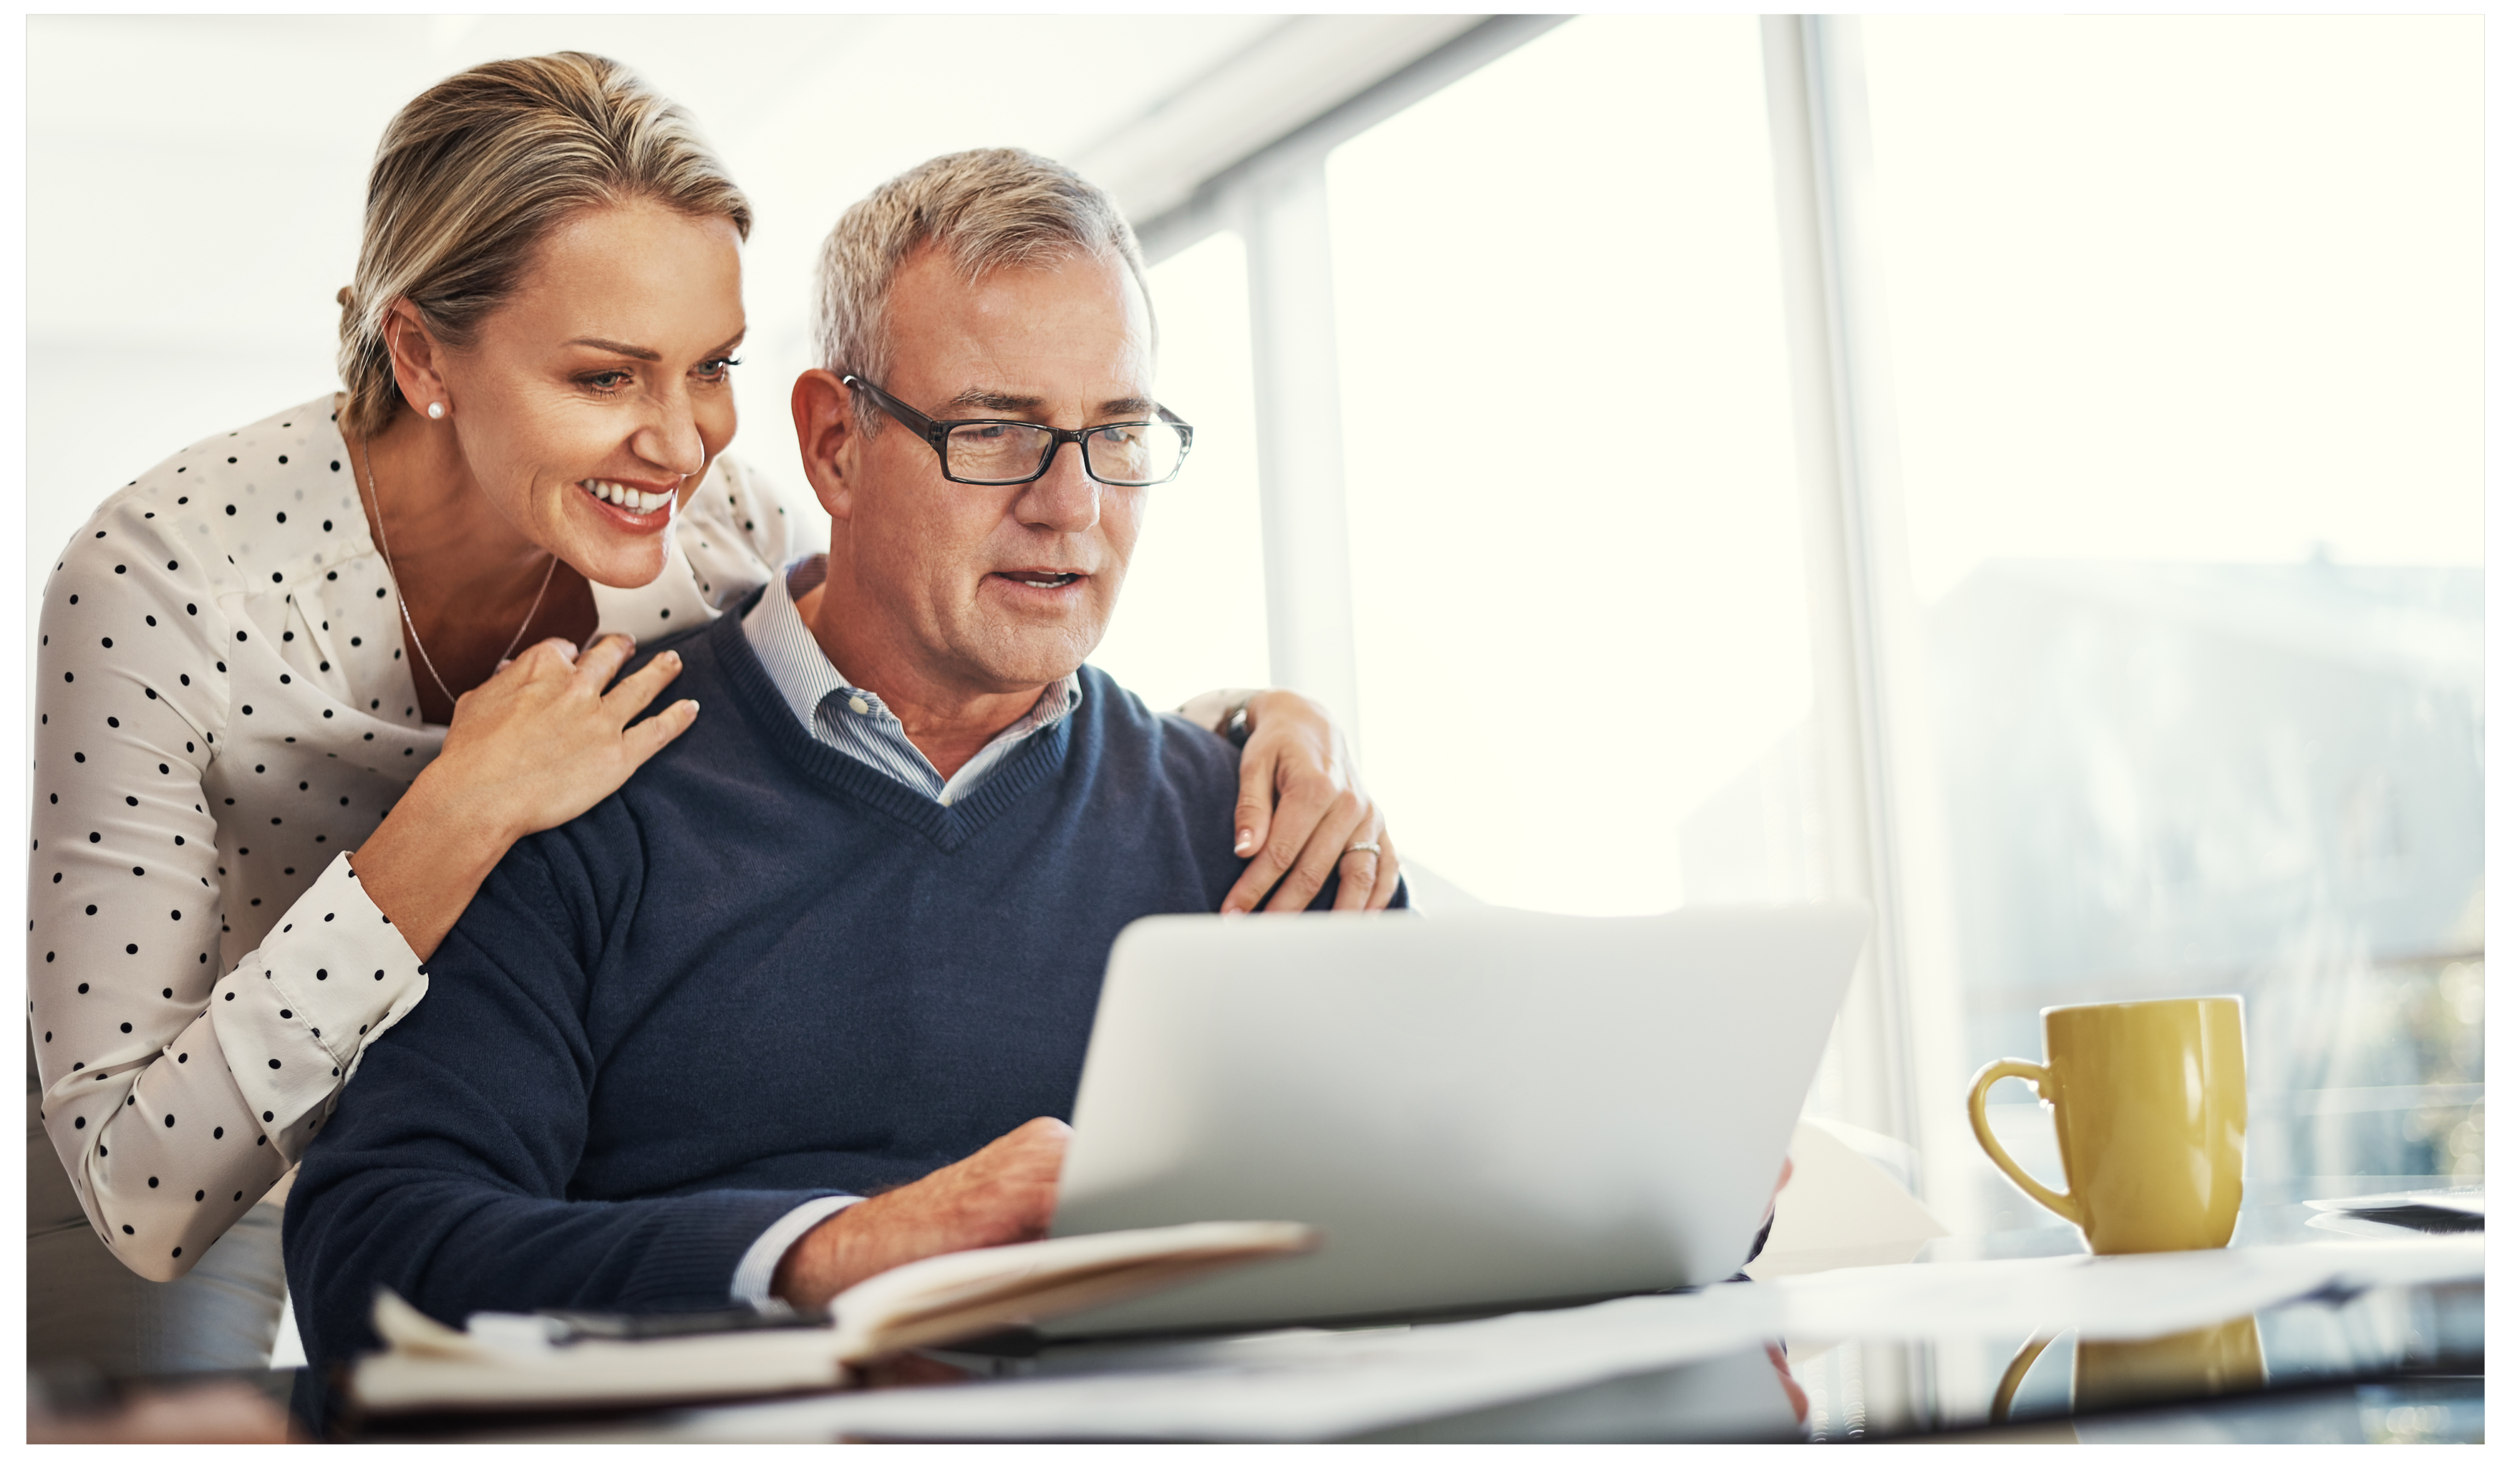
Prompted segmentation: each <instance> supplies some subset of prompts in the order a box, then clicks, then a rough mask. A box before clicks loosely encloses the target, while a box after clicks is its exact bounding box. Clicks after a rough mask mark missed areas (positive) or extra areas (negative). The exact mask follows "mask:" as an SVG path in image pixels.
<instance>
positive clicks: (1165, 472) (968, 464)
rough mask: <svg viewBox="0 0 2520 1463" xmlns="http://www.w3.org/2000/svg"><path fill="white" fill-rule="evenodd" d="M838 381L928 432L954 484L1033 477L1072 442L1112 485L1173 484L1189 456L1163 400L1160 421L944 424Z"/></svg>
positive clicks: (875, 390) (867, 385)
mask: <svg viewBox="0 0 2520 1463" xmlns="http://www.w3.org/2000/svg"><path fill="white" fill-rule="evenodd" d="M840 383H841V385H843V386H846V387H848V388H850V389H852V390H860V391H864V392H866V393H867V397H868V399H870V400H872V401H873V402H875V404H876V405H877V406H879V407H881V408H883V410H884V412H885V414H886V415H888V416H890V417H891V418H892V419H893V420H894V421H896V422H899V423H900V424H901V425H902V426H904V427H907V428H909V429H910V430H911V431H913V432H915V433H918V434H920V436H921V437H922V438H924V439H925V441H926V443H927V445H929V446H930V447H933V448H935V449H936V461H937V464H938V465H939V466H940V467H942V468H943V469H944V472H945V477H946V480H948V481H952V482H968V483H972V484H974V485H976V486H981V487H1011V486H1012V485H1014V484H1016V483H1019V482H1030V481H1032V480H1035V479H1037V478H1039V477H1041V476H1042V475H1043V474H1045V473H1047V472H1049V471H1050V463H1051V459H1052V458H1053V457H1055V456H1057V453H1058V449H1059V446H1060V444H1061V443H1064V442H1074V443H1075V444H1076V447H1077V450H1078V451H1079V452H1082V453H1083V454H1084V455H1085V472H1086V474H1087V476H1089V477H1091V478H1092V479H1094V480H1095V481H1097V482H1106V483H1109V484H1110V485H1111V486H1113V487H1147V486H1150V485H1152V484H1154V483H1157V482H1170V481H1171V480H1173V476H1174V475H1175V474H1177V473H1179V472H1180V471H1181V467H1182V461H1183V459H1185V458H1187V457H1189V456H1190V438H1191V425H1190V424H1189V423H1188V422H1185V421H1183V420H1182V419H1181V418H1179V417H1177V416H1174V415H1173V414H1172V413H1171V412H1169V411H1167V410H1165V409H1164V408H1162V407H1160V406H1158V407H1156V408H1155V416H1156V417H1157V418H1158V420H1156V421H1152V422H1105V423H1102V425H1101V426H1097V427H1085V428H1079V429H1077V430H1076V431H1073V432H1068V431H1063V430H1061V429H1059V428H1057V427H1044V426H1042V425H1041V424H1040V423H1038V422H970V421H964V422H940V421H937V420H936V419H935V418H934V417H931V416H929V415H927V414H926V413H925V412H922V411H921V410H919V409H918V408H917V407H915V406H912V405H910V404H909V403H908V402H906V401H903V400H901V399H900V398H898V397H896V396H894V395H892V394H891V393H890V392H888V391H886V390H884V389H882V388H881V387H878V386H877V385H876V384H875V383H874V382H871V381H869V380H867V379H866V378H865V377H863V376H843V377H841V378H840Z"/></svg>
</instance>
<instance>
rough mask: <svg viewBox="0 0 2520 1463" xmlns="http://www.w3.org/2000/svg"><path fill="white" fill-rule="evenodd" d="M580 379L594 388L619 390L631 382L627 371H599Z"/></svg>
mask: <svg viewBox="0 0 2520 1463" xmlns="http://www.w3.org/2000/svg"><path fill="white" fill-rule="evenodd" d="M578 379H579V380H580V381H581V382H582V383H584V384H585V385H586V386H587V387H589V388H590V389H594V390H599V391H617V390H619V389H621V388H623V387H626V386H628V385H629V384H630V373H629V372H627V371H599V372H597V373H596V374H595V375H593V376H583V377H580V378H578Z"/></svg>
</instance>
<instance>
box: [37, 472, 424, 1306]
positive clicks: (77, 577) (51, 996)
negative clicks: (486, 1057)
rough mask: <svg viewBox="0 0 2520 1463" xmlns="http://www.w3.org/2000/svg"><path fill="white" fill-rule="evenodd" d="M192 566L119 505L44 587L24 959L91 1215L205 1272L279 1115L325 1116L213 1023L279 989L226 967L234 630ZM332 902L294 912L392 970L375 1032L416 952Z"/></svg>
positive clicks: (115, 1234) (67, 1158) (308, 1060)
mask: <svg viewBox="0 0 2520 1463" xmlns="http://www.w3.org/2000/svg"><path fill="white" fill-rule="evenodd" d="M100 532H102V533H104V534H106V535H107V536H106V537H104V538H102V539H100V538H98V537H96V536H95V535H96V534H98V533H100ZM195 559H196V554H195V552H194V549H193V547H192V546H189V545H184V544H180V543H178V542H176V541H175V540H174V538H173V535H171V534H166V533H162V532H159V531H158V530H157V529H156V527H155V526H154V525H152V524H150V523H149V522H148V521H146V520H144V519H143V518H142V517H141V515H140V513H139V512H137V511H128V512H116V511H113V510H109V511H108V513H106V514H104V515H100V516H99V518H98V519H97V520H96V521H95V522H93V523H91V524H90V525H89V526H87V527H86V528H84V529H82V530H81V534H80V537H79V539H78V540H76V541H74V542H73V543H72V544H71V546H70V548H69V549H68V550H67V552H66V553H65V554H64V556H63V559H62V563H61V567H60V568H59V569H58V570H56V571H55V572H54V574H53V576H52V580H51V582H50V583H49V584H47V585H46V586H45V595H44V607H43V613H42V618H41V621H40V629H41V638H40V640H39V642H38V645H37V650H36V667H37V670H36V701H35V705H36V712H37V717H36V727H35V739H34V740H35V758H34V772H33V792H34V815H33V818H32V820H31V821H32V823H33V829H32V835H33V838H32V851H31V853H30V856H29V861H28V891H27V892H28V899H27V916H28V920H27V926H28V928H27V936H26V938H27V949H26V958H27V971H28V987H29V988H28V1002H27V1005H28V1019H29V1021H30V1023H31V1031H32V1035H33V1038H34V1046H35V1060H36V1067H37V1072H38V1074H39V1076H40V1078H41V1080H42V1083H43V1095H42V1099H41V1104H40V1106H41V1109H42V1115H43V1120H44V1124H45V1128H46V1131H47V1133H48V1135H49V1136H50V1137H51V1138H52V1140H53V1144H54V1148H55V1150H56V1152H58V1153H59V1155H60V1156H61V1159H62V1163H63V1166H65V1168H66V1169H67V1171H68V1174H69V1178H70V1183H71V1186H72V1188H73V1189H74V1190H76V1192H77V1193H78V1196H79V1201H80V1204H81V1205H82V1207H83V1208H84V1209H85V1210H86V1212H87V1216H88V1219H89V1222H90V1223H92V1224H93V1225H95V1226H96V1229H97V1232H98V1234H99V1235H100V1236H102V1237H103V1238H104V1239H105V1240H106V1242H107V1244H108V1245H110V1246H111V1247H112V1249H113V1251H114V1253H115V1254H116V1255H117V1256H118V1257H121V1258H122V1260H123V1262H124V1263H125V1264H128V1265H130V1266H131V1268H132V1269H134V1270H135V1271H137V1272H139V1273H140V1274H142V1275H145V1276H148V1277H150V1278H152V1279H173V1278H175V1277H176V1276H179V1275H181V1274H183V1273H184V1272H185V1271H186V1270H188V1269H190V1268H191V1266H192V1263H193V1262H194V1261H195V1260H197V1259H199V1258H200V1257H201V1255H202V1252H203V1251H204V1250H206V1249H207V1248H208V1247H209V1243H210V1241H212V1240H214V1239H216V1238H217V1237H218V1236H219V1235H220V1234H221V1233H223V1232H225V1230H226V1228H227V1226H228V1225H229V1223H231V1222H232V1221H233V1220H234V1219H235V1218H236V1217H237V1215H239V1214H241V1213H243V1212H245V1210H246V1209H247V1208H248V1207H249V1206H250V1205H251V1204H252V1203H253V1202H254V1201H256V1200H258V1199H260V1198H261V1197H262V1195H263V1193H264V1191H265V1190H267V1189H268V1188H269V1187H270V1186H271V1184H272V1182H273V1181H274V1180H276V1179H277V1178H278V1177H279V1176H280V1174H281V1173H282V1172H283V1171H284V1170H285V1169H286V1168H287V1166H288V1163H287V1160H286V1158H285V1157H284V1150H285V1149H286V1147H287V1144H286V1143H285V1142H282V1143H275V1142H274V1141H273V1140H274V1137H275V1132H274V1129H275V1128H276V1129H278V1130H279V1131H280V1133H281V1134H288V1133H290V1132H291V1131H292V1129H293V1127H294V1126H297V1125H300V1123H301V1120H304V1119H306V1118H307V1117H308V1116H309V1113H308V1111H307V1110H306V1109H304V1108H301V1109H299V1110H297V1111H290V1112H283V1111H282V1109H281V1108H279V1107H266V1106H265V1105H257V1104H256V1103H255V1101H254V1100H253V1098H254V1096H258V1095H259V1096H268V1094H267V1093H258V1094H252V1095H248V1092H247V1091H246V1090H245V1086H244V1084H243V1083H241V1082H240V1081H239V1080H238V1079H236V1078H235V1077H234V1076H232V1075H231V1074H230V1072H229V1062H228V1060H227V1056H226V1053H225V1052H224V1050H223V1044H222V1040H221V1032H220V1029H219V1024H216V1023H213V1022H211V1021H209V1020H208V1019H207V1018H206V1008H207V1007H208V1006H209V1005H211V1004H214V1003H215V1002H214V1001H213V989H214V986H222V987H224V989H223V990H221V991H220V993H221V994H227V995H241V994H242V995H250V996H251V997H253V999H251V1000H243V1001H240V1002H232V1003H227V1004H230V1005H231V1006H232V1008H235V1007H240V1006H241V1007H242V1008H243V1009H244V1010H247V1011H249V1012H253V1013H256V1014H259V1013H261V1012H262V1011H263V1010H264V1004H265V1001H264V997H265V994H266V989H267V988H268V987H269V986H270V985H271V984H272V982H270V981H269V980H268V978H267V975H266V972H265V968H264V965H263V962H262V959H261V955H262V953H263V952H260V951H257V952H254V953H252V954H248V956H247V957H245V959H244V960H243V961H241V962H240V964H239V965H238V967H237V969H236V970H235V971H234V972H232V973H228V974H227V975H226V978H225V980H224V981H223V980H222V972H221V971H220V968H219V966H220V960H219V951H220V935H221V933H222V930H223V923H224V922H223V921H222V920H221V918H220V904H219V890H218V886H217V884H216V882H215V881H216V880H217V878H218V876H219V875H220V874H221V873H222V872H223V871H222V870H221V869H220V868H219V866H218V865H219V858H220V854H219V828H218V823H217V820H216V818H215V817H214V816H213V815H212V814H211V813H210V811H209V810H208V803H209V799H208V797H207V796H206V795H205V794H204V793H203V786H202V781H203V773H204V771H205V770H206V769H207V768H208V767H209V765H210V761H211V758H212V756H213V755H214V754H215V753H216V751H217V740H216V739H217V738H218V737H219V736H220V735H222V733H223V731H224V728H225V727H226V725H227V721H228V711H229V706H228V696H227V691H226V684H227V683H226V676H225V674H224V672H223V671H222V670H221V669H220V668H219V667H220V650H219V649H218V647H220V646H222V645H223V644H224V643H225V641H226V640H227V639H228V637H229V636H230V634H231V633H232V631H231V628H230V626H229V624H228V621H227V620H226V618H225V617H223V616H222V614H221V613H220V607H219V603H218V597H217V595H216V593H215V592H214V591H215V589H216V587H217V586H216V585H215V583H214V582H213V579H212V576H211V575H210V574H208V573H207V572H206V571H204V569H203V566H202V565H200V564H198V563H195V562H194V561H195ZM317 888H318V891H320V890H321V889H322V882H321V881H319V883H318V887H317ZM315 894H316V892H315V891H310V898H313V897H314V896H315ZM327 902H329V901H327V900H324V899H317V900H316V902H315V903H309V902H308V901H307V900H301V901H300V903H299V907H297V908H293V909H292V910H291V911H290V912H288V913H286V914H284V915H282V916H281V923H282V924H286V925H291V926H299V925H309V926H311V927H312V928H313V929H315V930H322V931H325V932H326V934H325V935H310V937H309V941H308V942H310V943H315V944H324V943H332V944H337V945H355V946H357V947H358V953H357V955H356V956H355V957H354V958H356V959H357V960H358V961H359V963H360V965H361V969H360V974H361V975H362V976H365V975H366V974H367V972H368V971H369V970H373V969H378V968H384V969H387V970H388V974H389V976H390V977H392V979H390V980H388V981H387V982H384V983H379V982H376V981H373V980H370V981H365V982H363V983H364V984H366V985H367V986H369V987H371V989H370V990H368V991H364V992H359V993H357V996H356V997H355V998H356V999H357V1000H358V1001H359V1002H360V1003H361V1004H362V1005H363V1006H374V1007H375V1008H376V1010H375V1012H373V1013H369V1014H364V1015H355V1016H354V1015H350V1014H349V1013H348V1012H346V1011H345V1012H343V1013H342V1016H343V1017H346V1018H347V1020H348V1025H349V1027H350V1028H353V1029H354V1028H356V1027H358V1026H359V1025H360V1024H361V1023H362V1022H365V1023H367V1024H369V1025H374V1024H375V1023H376V1022H377V1021H378V1020H379V1019H380V1017H381V1015H382V1012H383V1011H384V1010H385V1009H386V1008H387V1007H389V1006H390V1005H391V1004H392V1001H393V1000H394V999H395V998H396V997H397V996H398V995H400V994H402V993H404V991H405V989H406V988H407V987H409V986H410V985H412V984H413V983H417V982H418V980H419V976H418V969H417V966H418V962H417V961H415V960H413V959H412V958H411V955H410V952H409V951H407V950H404V949H402V948H401V942H400V940H399V939H398V938H395V937H393V935H392V932H391V931H389V930H382V928H381V927H380V929H379V930H377V931H373V932H369V931H361V930H359V929H358V928H357V926H356V924H355V922H354V921H352V922H344V921H343V920H342V919H341V918H340V915H341V913H342V911H339V910H335V909H330V908H321V909H319V908H318V907H317V905H318V904H323V903H327ZM324 913H333V914H335V915H336V918H335V920H334V921H333V922H332V923H331V924H330V925H329V926H328V925H327V924H326V923H325V922H324V921H323V920H322V918H321V916H322V914H324ZM371 955H373V957H374V959H375V961H376V964H375V965H368V964H367V963H366V962H367V960H368V959H369V958H370V957H371ZM350 984H351V983H350V982H347V981H344V982H343V983H341V986H339V987H335V989H334V990H330V991H328V992H327V994H328V995H329V996H332V997H333V998H332V999H331V1000H330V1001H329V1002H328V1003H327V1004H326V1006H325V1007H324V1008H323V1009H322V1010H321V1011H320V1012H319V1011H317V1010H316V1009H315V1008H309V1010H308V1011H307V1012H305V1013H299V1012H297V1011H295V1009H294V1008H292V1015H291V1018H290V1019H289V1021H288V1022H287V1023H285V1024H283V1028H282V1029H280V1030H277V1031H275V1032H273V1033H272V1037H273V1039H272V1041H271V1042H270V1043H269V1044H271V1045H274V1046H278V1045H281V1044H285V1043H286V1042H287V1041H288V1040H289V1039H290V1038H291V1036H292V1035H295V1036H296V1037H298V1038H299V1039H300V1040H302V1041H308V1042H320V1041H321V1040H322V1039H323V1038H306V1037H304V1033H303V1029H298V1030H296V1031H294V1032H292V1031H291V1030H290V1029H289V1028H292V1027H296V1026H297V1018H298V1017H299V1016H300V1015H301V1014H302V1015H304V1016H305V1017H306V1018H307V1020H306V1022H305V1025H306V1026H310V1027H311V1026H314V1025H317V1024H318V1023H319V1022H321V1021H332V1022H337V1021H338V1020H340V1019H341V1018H338V1017H335V1016H334V1014H333V1013H334V1011H335V1010H337V1009H338V1008H340V1007H341V1006H342V1005H343V1001H342V999H341V996H340V994H339V993H337V992H344V993H345V992H346V990H347V987H348V986H349V985H350ZM340 1034H350V1032H348V1031H337V1035H340ZM319 1053H320V1054H321V1056H322V1060H323V1063H324V1068H325V1070H328V1071H329V1069H330V1068H331V1067H332V1066H333V1065H335V1063H334V1060H333V1058H332V1056H331V1053H330V1052H329V1050H326V1049H325V1048H323V1047H321V1046H320V1045H309V1046H308V1048H307V1050H306V1052H305V1054H304V1062H303V1064H301V1065H311V1064H312V1063H313V1062H314V1061H315V1060H316V1059H317V1056H318V1054H319ZM263 1060H264V1061H266V1062H269V1061H274V1060H279V1058H277V1057H272V1056H266V1057H265V1058H264V1059H263ZM264 1071H265V1072H266V1073H269V1072H270V1071H271V1069H270V1068H268V1067H266V1068H264ZM288 1075H290V1076H295V1075H296V1073H294V1072H290V1073H288ZM335 1086H337V1082H335V1081H332V1080H330V1079H327V1081H326V1082H325V1084H324V1087H325V1090H326V1091H329V1090H331V1089H332V1088H333V1087H335ZM266 1110H268V1111H270V1112H272V1114H273V1117H272V1119H271V1120H269V1121H268V1122H266V1121H265V1120H263V1119H262V1118H261V1117H260V1113H261V1112H263V1111H266ZM318 1116H320V1115H318Z"/></svg>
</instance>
